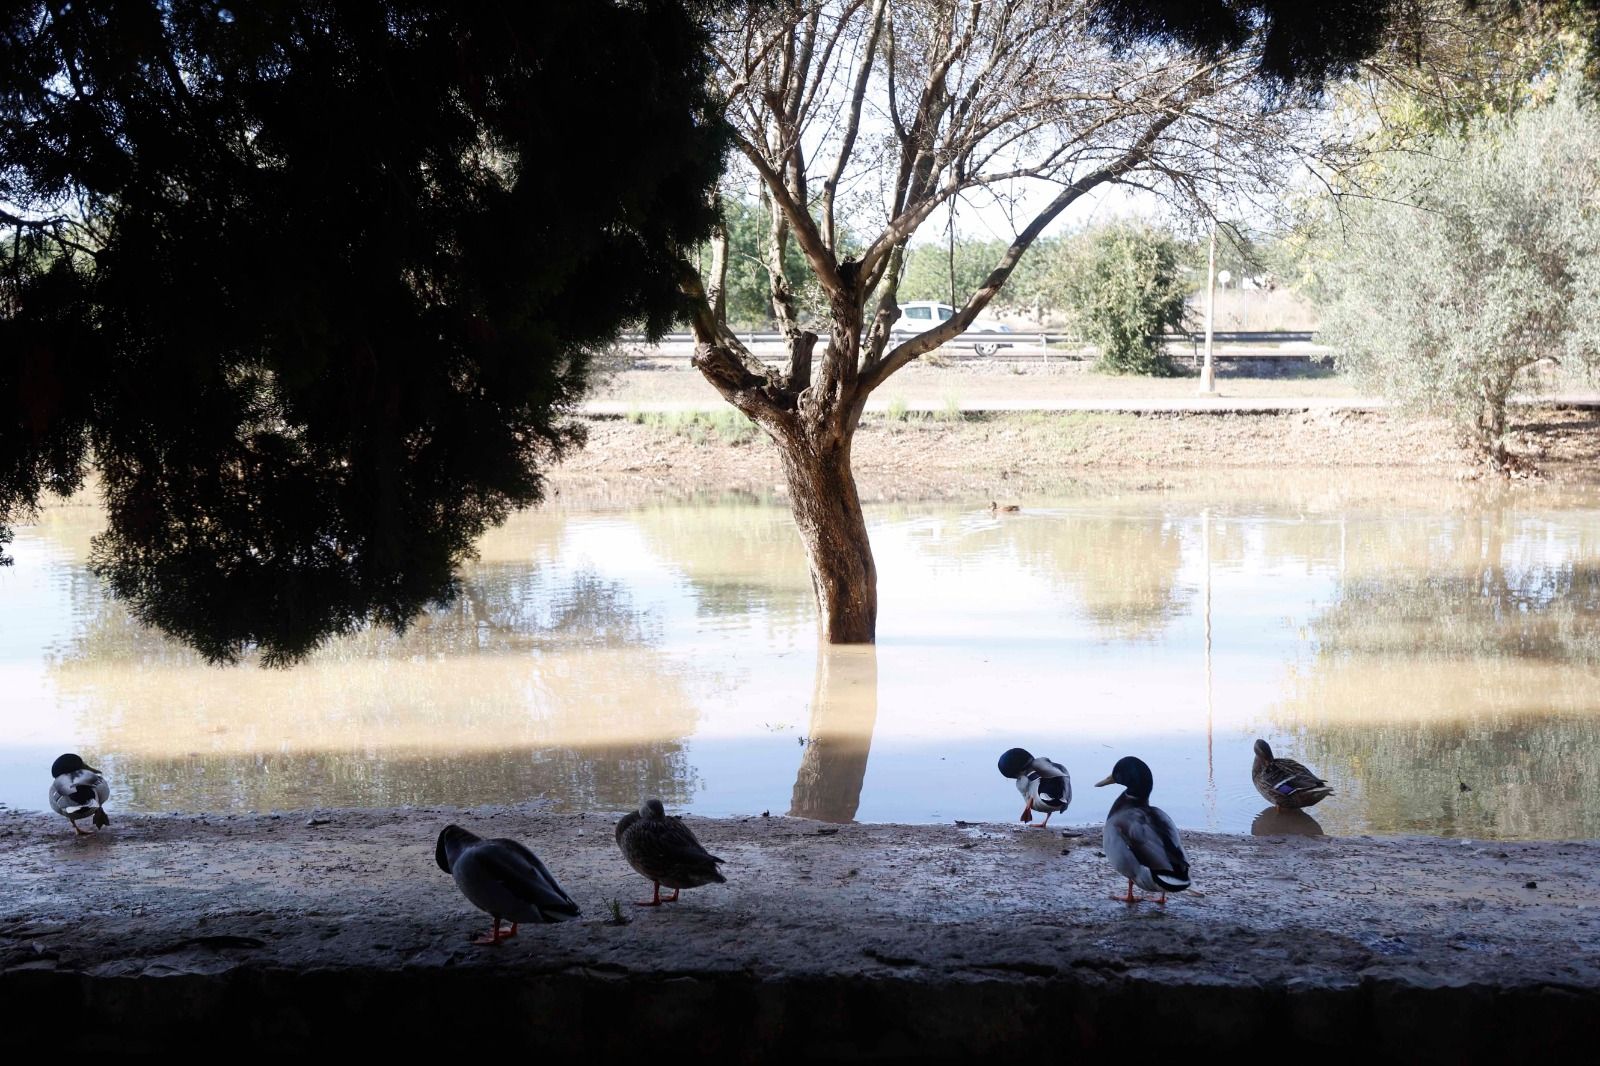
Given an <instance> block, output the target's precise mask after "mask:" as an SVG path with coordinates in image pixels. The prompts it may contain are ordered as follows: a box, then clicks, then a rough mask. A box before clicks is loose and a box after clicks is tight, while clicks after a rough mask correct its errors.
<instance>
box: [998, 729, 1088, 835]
mask: <svg viewBox="0 0 1600 1066" xmlns="http://www.w3.org/2000/svg"><path fill="white" fill-rule="evenodd" d="M1000 773H1001V776H1003V777H1009V778H1011V779H1012V780H1013V781H1015V782H1016V783H1017V791H1018V792H1020V793H1022V821H1024V822H1031V821H1033V812H1034V811H1043V812H1044V821H1042V822H1040V823H1039V828H1040V829H1043V828H1045V827H1046V826H1048V825H1049V824H1050V816H1051V815H1052V814H1060V813H1061V812H1062V811H1064V810H1066V809H1067V806H1068V804H1070V803H1071V802H1072V777H1071V775H1070V774H1068V773H1067V768H1066V767H1065V766H1062V765H1061V764H1060V763H1058V762H1052V761H1051V760H1049V759H1046V758H1043V757H1041V758H1037V759H1036V758H1034V757H1033V756H1032V755H1031V754H1029V753H1028V752H1027V751H1025V750H1023V749H1022V748H1012V749H1010V750H1009V751H1007V752H1006V753H1005V754H1004V755H1002V756H1000Z"/></svg>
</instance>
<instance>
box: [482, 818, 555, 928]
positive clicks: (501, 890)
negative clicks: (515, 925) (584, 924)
mask: <svg viewBox="0 0 1600 1066" xmlns="http://www.w3.org/2000/svg"><path fill="white" fill-rule="evenodd" d="M462 857H463V859H467V860H469V861H470V862H469V868H468V870H467V871H466V873H467V874H468V875H469V876H470V877H471V878H472V879H473V880H474V881H476V882H479V883H480V884H481V885H482V886H483V887H485V888H487V889H488V890H489V891H490V892H492V893H494V894H495V895H497V896H504V897H506V898H509V899H514V900H516V901H517V902H518V903H521V904H522V905H523V906H524V908H526V909H525V910H524V911H523V912H522V913H524V914H526V913H528V911H529V910H531V911H534V912H537V917H538V918H539V919H540V920H541V921H546V922H564V921H566V920H568V919H569V918H576V917H578V916H579V915H580V913H581V912H580V911H579V910H578V905H577V904H576V903H574V902H573V900H572V897H571V896H569V895H567V893H566V891H565V890H564V889H562V887H561V885H560V884H559V883H558V882H557V881H556V879H555V875H554V874H552V873H551V872H550V869H549V867H547V866H545V864H544V863H543V862H541V861H539V857H538V856H537V855H535V854H534V853H533V852H532V851H529V850H528V849H527V848H526V847H524V846H523V845H522V844H520V843H518V842H517V841H515V840H511V839H508V838H506V837H499V838H496V839H493V840H486V841H484V842H483V844H481V845H477V846H474V847H472V848H471V849H470V850H469V851H467V852H465V853H463V856H462ZM458 865H459V864H458ZM463 888H465V886H463ZM469 898H471V897H470V894H469ZM474 902H477V901H476V900H474ZM501 917H504V918H516V917H517V916H516V915H515V914H513V913H511V912H510V909H509V908H508V909H507V911H506V913H503V914H501ZM517 920H521V921H527V920H529V919H528V918H520V919H517Z"/></svg>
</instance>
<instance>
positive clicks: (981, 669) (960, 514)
mask: <svg viewBox="0 0 1600 1066" xmlns="http://www.w3.org/2000/svg"><path fill="white" fill-rule="evenodd" d="M1019 502H1020V503H1021V504H1022V505H1023V510H1022V511H1021V512H1020V513H1017V514H1000V515H995V514H991V513H990V511H989V510H988V508H987V500H984V501H982V502H978V501H967V502H964V503H962V502H937V503H925V504H893V505H888V504H885V505H879V506H875V507H872V508H871V509H870V516H869V517H870V521H871V530H872V537H873V542H874V544H875V545H876V548H877V553H878V563H879V573H880V580H881V600H882V616H881V619H880V627H879V629H880V637H881V642H880V645H879V647H878V648H877V650H876V652H873V651H863V650H859V649H857V650H850V651H846V652H838V653H831V654H827V655H823V656H820V657H819V655H818V653H817V647H816V640H815V636H814V623H813V617H812V609H811V604H810V595H809V588H808V579H807V577H806V575H805V571H804V566H803V562H802V559H801V555H800V551H799V546H798V542H797V540H796V538H795V535H794V533H793V532H792V529H791V528H790V525H789V519H788V516H787V512H786V510H785V509H784V508H783V507H782V506H781V504H780V503H778V502H775V501H761V500H753V499H750V498H747V497H706V498H700V499H696V500H693V501H682V500H676V501H671V502H667V501H656V502H644V503H640V504H636V505H631V506H625V507H624V506H616V505H608V506H604V507H593V506H584V505H583V504H581V503H578V502H568V503H564V504H560V505H557V506H552V507H550V508H547V509H544V510H541V511H538V512H533V513H527V514H523V515H520V516H517V517H516V518H515V519H513V520H512V521H511V522H510V523H509V524H508V525H507V526H506V527H505V528H503V529H501V530H498V531H496V532H495V533H493V534H492V535H491V536H489V537H488V538H487V539H486V540H485V541H484V543H483V544H482V547H481V556H480V558H479V559H478V560H477V561H476V562H475V563H473V564H472V565H471V566H469V567H468V568H467V570H466V572H465V574H464V577H465V594H464V595H463V596H462V597H461V599H460V601H459V602H458V603H456V604H455V605H454V606H452V607H451V608H449V609H448V610H442V611H439V612H436V613H434V614H432V615H430V616H428V617H427V618H425V619H423V620H422V621H421V622H419V623H418V624H417V625H416V626H415V627H414V628H413V629H412V630H411V631H410V632H408V633H407V634H406V635H405V636H403V637H396V636H394V635H392V634H387V633H369V634H365V635H362V636H360V637H357V638H353V639H349V640H344V641H340V642H339V643H337V644H335V645H333V646H330V647H329V648H327V649H325V650H324V651H323V652H321V653H319V654H318V655H317V656H316V657H315V658H314V659H313V661H311V662H310V663H308V664H306V665H304V666H301V667H298V668H296V669H294V670H290V671H268V670H262V669H259V668H257V667H254V666H243V667H237V668H213V667H207V666H205V665H204V664H203V663H201V662H200V661H199V660H198V659H197V658H196V657H195V656H194V655H193V654H191V653H189V652H187V651H186V650H184V649H182V648H180V647H177V646H175V645H173V644H171V643H168V642H166V641H164V640H162V639H161V638H159V637H157V636H155V635H153V634H151V633H148V632H146V631H143V630H141V629H140V628H139V627H138V626H137V625H136V624H135V623H133V622H132V621H130V619H129V618H128V617H127V615H126V614H125V612H124V611H123V610H122V609H121V608H120V607H119V606H118V605H116V604H115V603H111V602H108V601H107V600H106V599H105V597H104V596H103V595H102V593H101V592H100V590H99V588H98V587H97V585H96V583H95V581H94V579H93V578H92V576H91V575H89V573H88V572H87V570H86V559H87V555H88V550H89V541H90V538H91V537H92V535H93V534H94V532H95V531H96V530H97V529H98V528H99V525H100V522H101V518H100V514H99V512H98V511H97V510H96V509H95V508H94V507H92V506H64V507H57V508H53V509H51V510H48V511H47V512H45V513H44V514H43V515H42V517H41V520H40V521H39V523H38V524H36V525H33V526H30V527H25V528H22V529H19V530H18V533H17V539H16V542H15V544H14V545H13V547H12V554H14V556H15V557H16V560H17V562H16V565H15V566H13V567H10V568H7V569H5V570H0V803H3V804H6V805H10V806H12V807H20V808H39V807H41V806H42V805H43V794H44V790H45V787H46V785H47V784H48V775H47V772H46V771H47V768H48V765H49V762H50V760H51V759H52V758H53V757H54V756H55V755H56V754H59V753H60V752H62V751H66V750H75V751H78V752H80V753H82V754H84V755H85V756H86V757H88V758H89V759H90V760H91V761H92V762H94V763H95V764H96V765H98V766H100V767H101V768H102V769H106V770H107V771H108V772H109V773H110V774H111V776H112V777H113V780H114V787H115V789H116V797H115V801H114V804H115V806H116V807H120V808H122V809H126V810H143V811H227V810H266V809H280V808H307V807H315V806H391V805H403V804H415V805H426V804H431V803H453V804H476V803H496V802H503V801H507V800H522V799H528V798H532V797H540V796H542V797H544V798H546V799H547V800H548V801H549V802H550V803H551V804H552V805H553V806H554V807H556V808H558V809H595V810H617V809H620V808H623V807H627V806H631V805H633V804H634V803H635V802H637V800H638V798H639V797H640V796H641V795H648V794H655V795H660V796H662V797H663V798H664V799H666V801H667V802H668V803H669V805H672V806H675V807H680V808H689V809H693V810H695V811H698V812H701V813H704V814H710V815H728V814H759V813H760V812H762V811H771V812H773V813H775V814H776V813H787V812H793V813H796V814H805V815H809V816H812V817H819V818H826V819H832V820H848V819H852V818H854V819H859V820H866V821H943V820H947V819H952V818H960V819H989V820H1002V819H1008V818H1014V817H1015V816H1016V815H1017V813H1018V811H1019V810H1020V806H1021V804H1020V801H1019V800H1018V799H1017V798H1016V793H1015V792H1014V791H1013V789H1012V786H1011V784H1010V783H1009V782H1007V781H1005V780H1004V779H1002V778H1001V777H1000V776H999V774H998V773H997V772H996V770H995V758H996V757H997V756H998V754H999V753H1000V751H1001V750H1002V749H1004V748H1007V747H1010V746H1013V745H1022V746H1025V747H1028V748H1030V749H1032V750H1034V751H1035V752H1037V753H1040V754H1045V755H1049V756H1051V757H1053V758H1055V759H1057V760H1058V761H1061V762H1064V763H1065V764H1066V765H1067V766H1068V767H1069V769H1070V770H1071V771H1072V774H1073V778H1074V783H1075V785H1076V788H1077V798H1076V800H1075V801H1074V803H1073V806H1072V809H1071V810H1070V811H1069V813H1068V816H1067V818H1066V821H1068V822H1087V821H1097V820H1099V819H1100V818H1101V817H1103V816H1104V813H1105V809H1106V807H1107V806H1108V805H1109V803H1110V801H1111V799H1112V798H1113V797H1112V796H1111V795H1110V792H1111V790H1110V789H1104V790H1098V791H1097V790H1096V789H1094V788H1093V787H1092V782H1093V781H1095V780H1098V779H1099V778H1100V777H1101V776H1103V775H1104V774H1105V773H1106V772H1107V771H1108V770H1109V769H1110V766H1111V764H1112V763H1113V762H1114V761H1115V759H1116V758H1117V757H1118V756H1119V755H1122V754H1127V753H1134V754H1138V755H1140V756H1142V757H1143V758H1144V759H1145V760H1146V761H1147V762H1148V763H1150V765H1151V766H1152V767H1153V769H1154V772H1155V777H1156V791H1155V797H1154V798H1155V800H1156V802H1157V803H1159V804H1160V805H1162V806H1163V807H1165V808H1166V809H1167V810H1168V811H1169V812H1171V813H1172V814H1173V816H1174V817H1175V818H1176V819H1177V820H1178V822H1179V823H1180V824H1181V825H1184V826H1188V827H1192V828H1196V829H1212V830H1223V831H1236V832H1250V831H1252V829H1254V830H1255V831H1257V832H1313V833H1314V832H1327V833H1331V834H1352V833H1366V832H1371V833H1430V834H1441V835H1453V836H1469V837H1504V838H1562V837H1568V838H1570V837H1585V838H1591V837H1600V778H1597V775H1596V766H1597V762H1600V493H1597V492H1594V491H1584V490H1572V489H1556V488H1549V487H1534V488H1522V489H1517V490H1514V491H1506V490H1499V491H1490V490H1483V489H1478V488H1471V487H1466V488H1464V487H1461V486H1459V485H1456V484H1453V483H1444V482H1437V483H1435V482H1413V483H1406V484H1396V483H1394V482H1392V481H1391V480H1390V479H1389V478H1387V477H1385V476H1380V475H1367V476H1360V477H1357V476H1338V475H1330V474H1328V473H1326V472H1314V473H1309V474H1306V475H1304V476H1296V475H1285V474H1272V475H1249V474H1237V475H1231V476H1229V477H1228V478H1226V479H1217V480H1190V481H1184V482H1181V483H1167V482H1154V483H1145V484H1139V483H1134V482H1127V483H1120V484H1119V483H1109V484H1084V485H1069V486H1065V487H1063V488H1062V489H1061V490H1060V491H1059V492H1058V493H1057V494H1055V495H1053V496H1052V497H1049V498H1038V499H1033V498H1030V499H1027V500H1022V501H1019ZM1258 736H1261V737H1266V738H1268V739H1269V740H1270V741H1271V742H1272V743H1273V745H1274V747H1275V748H1276V749H1278V750H1279V751H1280V752H1281V753H1283V754H1289V755H1292V756H1294V757H1296V758H1299V759H1301V760H1302V761H1304V762H1306V763H1308V764H1310V765H1311V766H1312V767H1314V768H1315V769H1317V770H1319V771H1320V772H1321V773H1322V774H1323V776H1325V777H1327V778H1328V779H1329V780H1330V781H1331V782H1332V783H1333V784H1334V786H1335V787H1336V788H1337V790H1338V794H1337V795H1336V796H1335V797H1334V798H1333V799H1331V800H1329V801H1327V802H1325V803H1324V804H1322V805H1321V806H1320V807H1317V808H1316V809H1315V810H1314V811H1313V812H1312V814H1313V815H1314V818H1304V817H1283V816H1278V815H1276V814H1275V813H1269V814H1263V811H1262V808H1263V806H1264V804H1263V803H1262V801H1261V799H1260V798H1259V797H1258V796H1257V795H1256V793H1255V791H1254V790H1253V789H1252V788H1251V786H1250V781H1249V770H1250V745H1251V741H1252V740H1253V739H1254V738H1255V737H1258ZM1463 784H1465V785H1466V786H1467V789H1469V791H1463V790H1462V788H1461V786H1462V785H1463Z"/></svg>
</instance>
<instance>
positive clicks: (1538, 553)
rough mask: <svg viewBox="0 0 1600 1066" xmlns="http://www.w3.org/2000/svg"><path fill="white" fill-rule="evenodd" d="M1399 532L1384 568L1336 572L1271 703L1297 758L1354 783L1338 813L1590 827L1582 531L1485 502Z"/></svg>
mask: <svg viewBox="0 0 1600 1066" xmlns="http://www.w3.org/2000/svg"><path fill="white" fill-rule="evenodd" d="M1406 531H1407V532H1409V534H1410V535H1409V537H1407V538H1403V539H1402V538H1400V537H1398V536H1395V532H1396V531H1391V535H1390V537H1389V539H1388V541H1387V543H1386V545H1385V549H1386V554H1387V555H1388V556H1389V557H1390V558H1392V559H1393V560H1395V563H1393V564H1391V565H1389V566H1381V565H1373V566H1370V567H1366V568H1362V569H1361V570H1359V571H1357V572H1354V573H1352V574H1350V575H1349V576H1348V577H1347V579H1346V581H1345V582H1344V583H1343V586H1342V588H1341V589H1340V595H1339V597H1338V599H1337V600H1336V601H1335V602H1334V603H1332V604H1331V605H1329V606H1328V608H1327V609H1325V610H1324V611H1322V612H1321V613H1320V614H1319V615H1318V616H1317V617H1316V618H1315V619H1313V620H1312V622H1311V623H1310V627H1309V628H1310V632H1311V634H1312V635H1313V636H1314V639H1315V641H1316V644H1317V654H1316V657H1315V660H1314V661H1313V663H1312V664H1311V667H1310V669H1309V670H1308V671H1306V672H1305V674H1304V676H1302V677H1299V678H1297V679H1296V681H1295V686H1294V688H1295V691H1294V696H1293V698H1292V699H1291V700H1290V701H1288V702H1287V703H1286V705H1285V707H1284V714H1283V717H1284V718H1285V720H1286V721H1288V722H1290V723H1292V724H1294V725H1297V726H1299V725H1304V726H1306V728H1305V730H1304V736H1303V739H1304V750H1305V751H1306V753H1307V754H1308V757H1310V758H1312V759H1314V760H1316V761H1317V762H1319V763H1321V764H1322V765H1325V766H1330V767H1334V768H1338V771H1339V773H1340V774H1341V776H1342V777H1343V778H1344V780H1345V781H1346V782H1348V783H1349V786H1351V795H1350V796H1349V797H1348V798H1347V799H1346V801H1345V802H1344V803H1341V804H1340V805H1339V806H1338V809H1339V811H1340V813H1339V815H1338V818H1339V821H1338V823H1337V824H1340V826H1341V828H1342V827H1344V826H1352V825H1359V824H1361V823H1363V822H1364V823H1366V824H1376V825H1381V826H1384V827H1387V828H1390V829H1392V830H1397V831H1411V832H1428V833H1438V834H1442V835H1447V836H1456V835H1461V836H1493V837H1518V836H1560V837H1592V836H1595V835H1596V834H1597V833H1600V780H1597V779H1596V778H1595V775H1594V774H1593V773H1591V772H1589V768H1590V767H1591V766H1592V765H1593V760H1594V756H1595V753H1596V752H1597V751H1600V748H1597V747H1596V745H1597V744H1600V719H1597V717H1596V711H1597V697H1600V687H1597V682H1600V568H1597V566H1596V565H1595V563H1594V561H1593V560H1594V559H1595V558H1596V551H1597V549H1600V536H1597V535H1596V530H1595V528H1594V526H1593V524H1592V523H1588V524H1583V525H1577V526H1558V525H1553V524H1551V523H1549V522H1546V521H1543V520H1541V519H1539V518H1537V517H1533V516H1530V515H1529V514H1528V513H1527V512H1526V511H1525V510H1524V509H1521V508H1517V507H1513V506H1510V505H1508V502H1507V501H1506V500H1505V499H1504V498H1499V499H1491V500H1490V501H1488V502H1485V503H1483V504H1481V505H1479V506H1474V507H1471V508H1467V509H1463V510H1462V511H1460V512H1459V513H1457V514H1455V515H1453V516H1451V517H1450V518H1449V519H1448V520H1446V521H1442V522H1430V523H1426V524H1412V525H1411V526H1410V527H1409V529H1408V530H1406ZM1419 559H1420V560H1423V561H1425V564H1426V565H1423V566H1417V565H1408V564H1412V561H1413V560H1419ZM1463 779H1464V780H1468V781H1472V782H1474V788H1473V790H1472V791H1471V792H1462V791H1461V790H1460V788H1459V782H1460V781H1461V780H1463ZM1352 804H1354V805H1356V807H1355V809H1352V806H1351V805H1352Z"/></svg>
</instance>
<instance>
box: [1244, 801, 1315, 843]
mask: <svg viewBox="0 0 1600 1066" xmlns="http://www.w3.org/2000/svg"><path fill="white" fill-rule="evenodd" d="M1250 835H1251V836H1256V837H1320V836H1322V835H1323V832H1322V824H1321V823H1320V822H1318V821H1317V820H1316V819H1315V818H1313V817H1311V815H1309V814H1307V813H1306V812H1305V811H1297V810H1287V809H1285V808H1283V807H1268V808H1266V809H1265V810H1263V811H1262V812H1261V813H1260V814H1258V815H1256V816H1255V819H1254V820H1253V821H1251V823H1250Z"/></svg>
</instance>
